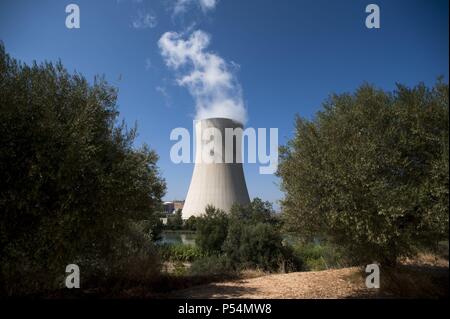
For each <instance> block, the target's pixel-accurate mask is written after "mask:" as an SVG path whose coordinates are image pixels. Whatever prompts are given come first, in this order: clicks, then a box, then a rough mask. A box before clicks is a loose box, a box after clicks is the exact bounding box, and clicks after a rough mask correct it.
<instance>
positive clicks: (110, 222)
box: [0, 44, 165, 295]
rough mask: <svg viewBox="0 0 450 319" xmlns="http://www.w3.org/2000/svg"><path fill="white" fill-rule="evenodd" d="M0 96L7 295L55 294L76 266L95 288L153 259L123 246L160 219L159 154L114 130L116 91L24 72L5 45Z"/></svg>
mask: <svg viewBox="0 0 450 319" xmlns="http://www.w3.org/2000/svg"><path fill="white" fill-rule="evenodd" d="M0 88H1V89H0V145H1V148H0V180H1V181H2V182H1V183H0V211H1V214H0V294H6V295H23V294H29V293H34V292H41V291H44V290H47V289H50V290H52V289H57V288H58V287H61V286H62V285H63V284H64V280H63V278H62V277H63V276H64V275H65V267H66V265H68V264H71V263H78V265H79V266H80V269H81V271H82V277H83V278H84V279H83V284H84V285H88V282H86V280H87V278H94V277H96V276H99V278H104V277H105V276H109V275H111V273H112V272H113V270H112V268H113V267H119V268H120V267H121V266H119V265H118V264H116V262H117V261H118V260H120V259H123V260H132V259H133V258H137V259H138V260H143V259H146V258H147V257H148V256H147V249H146V248H144V247H140V246H139V244H138V243H137V242H136V241H133V243H130V244H129V245H128V244H125V243H124V242H122V241H123V240H124V238H126V237H128V236H132V235H130V234H129V232H130V228H129V227H130V222H132V221H139V220H144V219H148V218H149V216H152V215H153V214H154V212H155V211H157V210H158V209H159V207H160V205H161V197H162V196H163V194H164V191H165V184H164V181H163V180H162V179H161V177H160V175H159V171H158V168H157V166H156V162H157V160H158V156H157V154H156V153H155V152H154V151H152V150H149V149H148V148H147V147H146V146H144V147H142V148H141V149H138V150H137V149H135V148H133V141H134V137H135V132H136V130H135V129H133V130H127V128H126V127H125V125H124V124H122V125H117V123H116V119H117V116H118V112H117V107H116V100H117V93H116V90H115V89H114V88H113V87H111V86H109V85H108V84H107V83H106V82H105V81H104V80H103V79H98V78H96V79H95V80H94V81H93V83H92V84H89V83H88V81H87V80H86V79H85V78H84V77H82V76H81V75H80V74H74V75H71V74H69V73H68V72H67V70H66V69H65V68H64V67H63V66H62V64H61V63H58V64H56V65H54V64H52V63H44V64H41V65H38V64H36V63H34V64H33V65H32V66H28V65H25V64H20V63H19V62H17V61H16V60H14V59H12V58H10V57H9V55H8V54H6V52H5V49H4V47H3V45H2V44H0ZM135 245H137V246H135ZM131 254H133V255H131ZM134 254H135V255H134ZM150 255H152V253H151V252H150ZM148 258H151V259H152V258H153V257H151V256H150V257H148ZM150 264H152V265H153V266H152V267H151V268H152V269H150V268H149V269H148V270H149V271H150V272H151V273H153V272H156V271H157V265H156V262H153V260H151V261H149V264H147V265H150ZM129 266H131V265H128V266H126V265H124V266H123V267H125V268H126V267H129ZM93 280H94V279H93Z"/></svg>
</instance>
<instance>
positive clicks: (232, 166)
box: [182, 118, 250, 219]
mask: <svg viewBox="0 0 450 319" xmlns="http://www.w3.org/2000/svg"><path fill="white" fill-rule="evenodd" d="M226 128H229V129H232V130H234V133H235V134H234V137H233V138H232V141H233V143H232V147H231V148H230V147H229V146H230V143H228V142H229V141H230V140H229V138H227V136H226V130H225V129H226ZM235 129H238V130H235ZM239 129H240V130H239ZM242 129H243V125H242V124H240V123H238V122H236V121H233V120H231V119H226V118H209V119H204V120H199V121H197V122H196V124H195V135H196V137H195V144H196V147H195V166H194V171H193V174H192V180H191V184H190V186H189V190H188V194H187V197H186V201H185V204H184V207H183V211H182V215H183V219H187V218H189V217H191V216H199V215H201V214H203V213H204V212H205V208H206V206H208V205H212V206H214V207H216V208H219V209H221V210H223V211H225V212H230V210H231V207H232V206H233V204H248V203H249V202H250V198H249V195H248V190H247V185H246V183H245V177H244V169H243V167H242V160H241V149H240V148H241V142H242ZM228 131H231V130H228ZM227 146H228V147H227ZM227 152H228V153H227ZM227 154H228V155H227ZM205 158H206V159H208V158H209V160H205ZM230 159H231V161H230Z"/></svg>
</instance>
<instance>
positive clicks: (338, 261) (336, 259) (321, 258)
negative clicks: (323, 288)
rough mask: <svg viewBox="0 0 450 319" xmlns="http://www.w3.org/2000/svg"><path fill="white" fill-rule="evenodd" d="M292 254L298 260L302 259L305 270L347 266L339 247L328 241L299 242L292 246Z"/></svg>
mask: <svg viewBox="0 0 450 319" xmlns="http://www.w3.org/2000/svg"><path fill="white" fill-rule="evenodd" d="M292 254H293V256H295V258H296V260H301V261H302V267H301V269H302V270H304V271H311V270H312V271H317V270H326V269H330V268H340V267H342V266H346V263H345V257H343V255H342V253H341V252H340V250H339V248H338V247H335V246H333V245H331V244H327V243H317V242H315V243H303V242H298V243H295V244H293V246H292Z"/></svg>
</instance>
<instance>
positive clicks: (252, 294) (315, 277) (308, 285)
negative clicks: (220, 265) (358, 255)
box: [172, 268, 373, 299]
mask: <svg viewBox="0 0 450 319" xmlns="http://www.w3.org/2000/svg"><path fill="white" fill-rule="evenodd" d="M371 296H373V291H369V290H368V289H367V288H366V287H365V283H364V279H363V277H362V276H361V273H360V270H359V269H358V268H344V269H333V270H326V271H312V272H297V273H289V274H275V275H268V276H263V277H258V278H251V279H242V280H237V281H229V282H222V283H212V284H208V285H203V286H197V287H192V288H188V289H185V290H180V291H178V292H176V293H175V294H174V295H173V296H172V297H174V298H186V299H189V298H192V299H196V298H250V299H272V298H283V299H302V298H358V297H359V298H360V297H371Z"/></svg>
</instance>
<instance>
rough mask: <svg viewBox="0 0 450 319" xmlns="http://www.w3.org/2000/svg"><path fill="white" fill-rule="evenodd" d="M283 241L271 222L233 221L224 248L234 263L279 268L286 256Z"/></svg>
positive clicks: (240, 265)
mask: <svg viewBox="0 0 450 319" xmlns="http://www.w3.org/2000/svg"><path fill="white" fill-rule="evenodd" d="M281 243H282V238H281V235H280V233H279V232H278V231H277V230H276V229H275V228H274V226H272V225H270V224H265V223H258V224H256V225H252V224H246V223H242V222H239V221H233V222H231V223H230V228H229V231H228V237H227V239H226V241H225V243H224V246H223V250H224V253H225V254H226V255H227V256H228V258H229V259H230V260H231V262H232V264H233V265H238V266H239V267H244V268H253V267H255V268H261V269H262V270H278V269H279V268H280V267H281V264H282V262H283V257H284V256H283V253H282V249H283V248H282V244H281Z"/></svg>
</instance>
